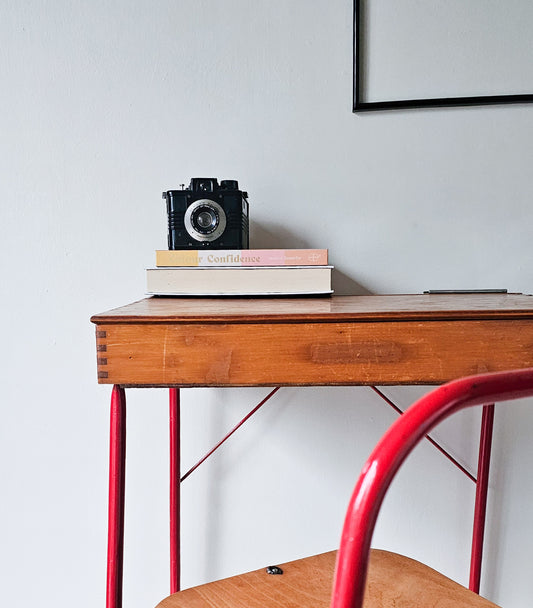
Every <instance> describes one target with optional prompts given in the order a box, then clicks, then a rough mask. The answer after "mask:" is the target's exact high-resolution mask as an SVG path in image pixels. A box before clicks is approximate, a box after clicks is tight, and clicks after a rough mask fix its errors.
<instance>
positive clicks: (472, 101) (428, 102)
mask: <svg viewBox="0 0 533 608" xmlns="http://www.w3.org/2000/svg"><path fill="white" fill-rule="evenodd" d="M363 1H364V0H354V4H353V112H354V113H358V112H374V111H379V110H406V109H412V108H445V107H458V106H485V105H497V104H520V103H533V94H531V93H525V94H519V95H477V96H467V97H435V98H428V99H398V100H383V101H364V69H363V66H364V57H363V38H364V35H365V33H364V31H363V27H362V9H361V3H362V2H363Z"/></svg>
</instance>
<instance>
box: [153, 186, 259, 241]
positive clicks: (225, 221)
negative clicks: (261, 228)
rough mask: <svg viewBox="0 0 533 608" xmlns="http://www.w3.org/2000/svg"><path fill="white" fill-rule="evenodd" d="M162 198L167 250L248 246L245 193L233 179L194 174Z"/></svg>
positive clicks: (246, 195) (246, 196)
mask: <svg viewBox="0 0 533 608" xmlns="http://www.w3.org/2000/svg"><path fill="white" fill-rule="evenodd" d="M163 198H164V199H165V200H166V203H167V214H168V248H169V249H203V248H204V247H206V248H211V249H248V247H249V244H248V243H249V239H248V200H247V198H248V194H247V193H246V192H243V191H241V190H239V184H238V182H237V181H236V180H233V179H225V180H222V181H221V182H220V185H219V183H218V181H217V180H216V179H215V178H214V177H194V178H193V179H191V183H190V185H189V187H188V188H184V187H183V186H182V189H181V190H168V191H166V192H163Z"/></svg>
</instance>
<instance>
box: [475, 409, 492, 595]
mask: <svg viewBox="0 0 533 608" xmlns="http://www.w3.org/2000/svg"><path fill="white" fill-rule="evenodd" d="M493 425H494V404H491V405H485V406H484V407H483V414H482V418H481V436H480V439H479V460H478V465H477V482H476V505H475V509H474V531H473V534H472V554H471V558H470V584H469V588H470V590H471V591H474V592H475V593H479V582H480V579H481V559H482V556H483V537H484V534H485V514H486V510H487V493H488V489H489V471H490V452H491V447H492V428H493Z"/></svg>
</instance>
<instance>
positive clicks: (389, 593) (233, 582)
mask: <svg viewBox="0 0 533 608" xmlns="http://www.w3.org/2000/svg"><path fill="white" fill-rule="evenodd" d="M336 554H337V552H336V551H330V552H329V553H322V554H320V555H315V556H313V557H308V558H305V559H299V560H296V561H293V562H288V563H286V564H282V565H281V568H282V570H283V574H281V575H276V574H267V573H266V569H265V568H262V569H261V570H255V571H253V572H248V573H247V574H241V575H238V576H233V577H231V578H227V579H223V580H220V581H215V582H213V583H207V584H205V585H200V586H198V587H193V588H191V589H185V590H184V591H180V592H178V593H174V594H173V595H170V596H168V597H167V598H166V599H164V600H163V601H162V602H160V603H159V604H158V605H157V608H328V606H329V605H330V600H331V589H332V584H333V573H334V569H335V558H336ZM363 608H498V607H497V606H496V604H493V603H492V602H489V601H488V600H486V599H484V598H482V597H480V596H479V595H476V594H475V593H473V592H472V591H469V590H468V589H465V588H464V587H462V586H461V585H459V584H458V583H456V582H454V581H452V580H451V579H449V578H447V577H446V576H444V575H442V574H440V573H439V572H437V571H436V570H433V569H432V568H429V567H428V566H425V565H424V564H421V563H420V562H417V561H415V560H413V559H410V558H408V557H404V556H402V555H398V554H396V553H390V552H388V551H381V550H377V549H373V550H372V551H371V553H370V567H369V571H368V577H367V581H366V591H365V600H364V606H363Z"/></svg>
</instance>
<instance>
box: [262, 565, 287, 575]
mask: <svg viewBox="0 0 533 608" xmlns="http://www.w3.org/2000/svg"><path fill="white" fill-rule="evenodd" d="M266 573H267V574H283V570H282V569H281V568H280V567H279V566H268V567H267V569H266Z"/></svg>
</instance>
